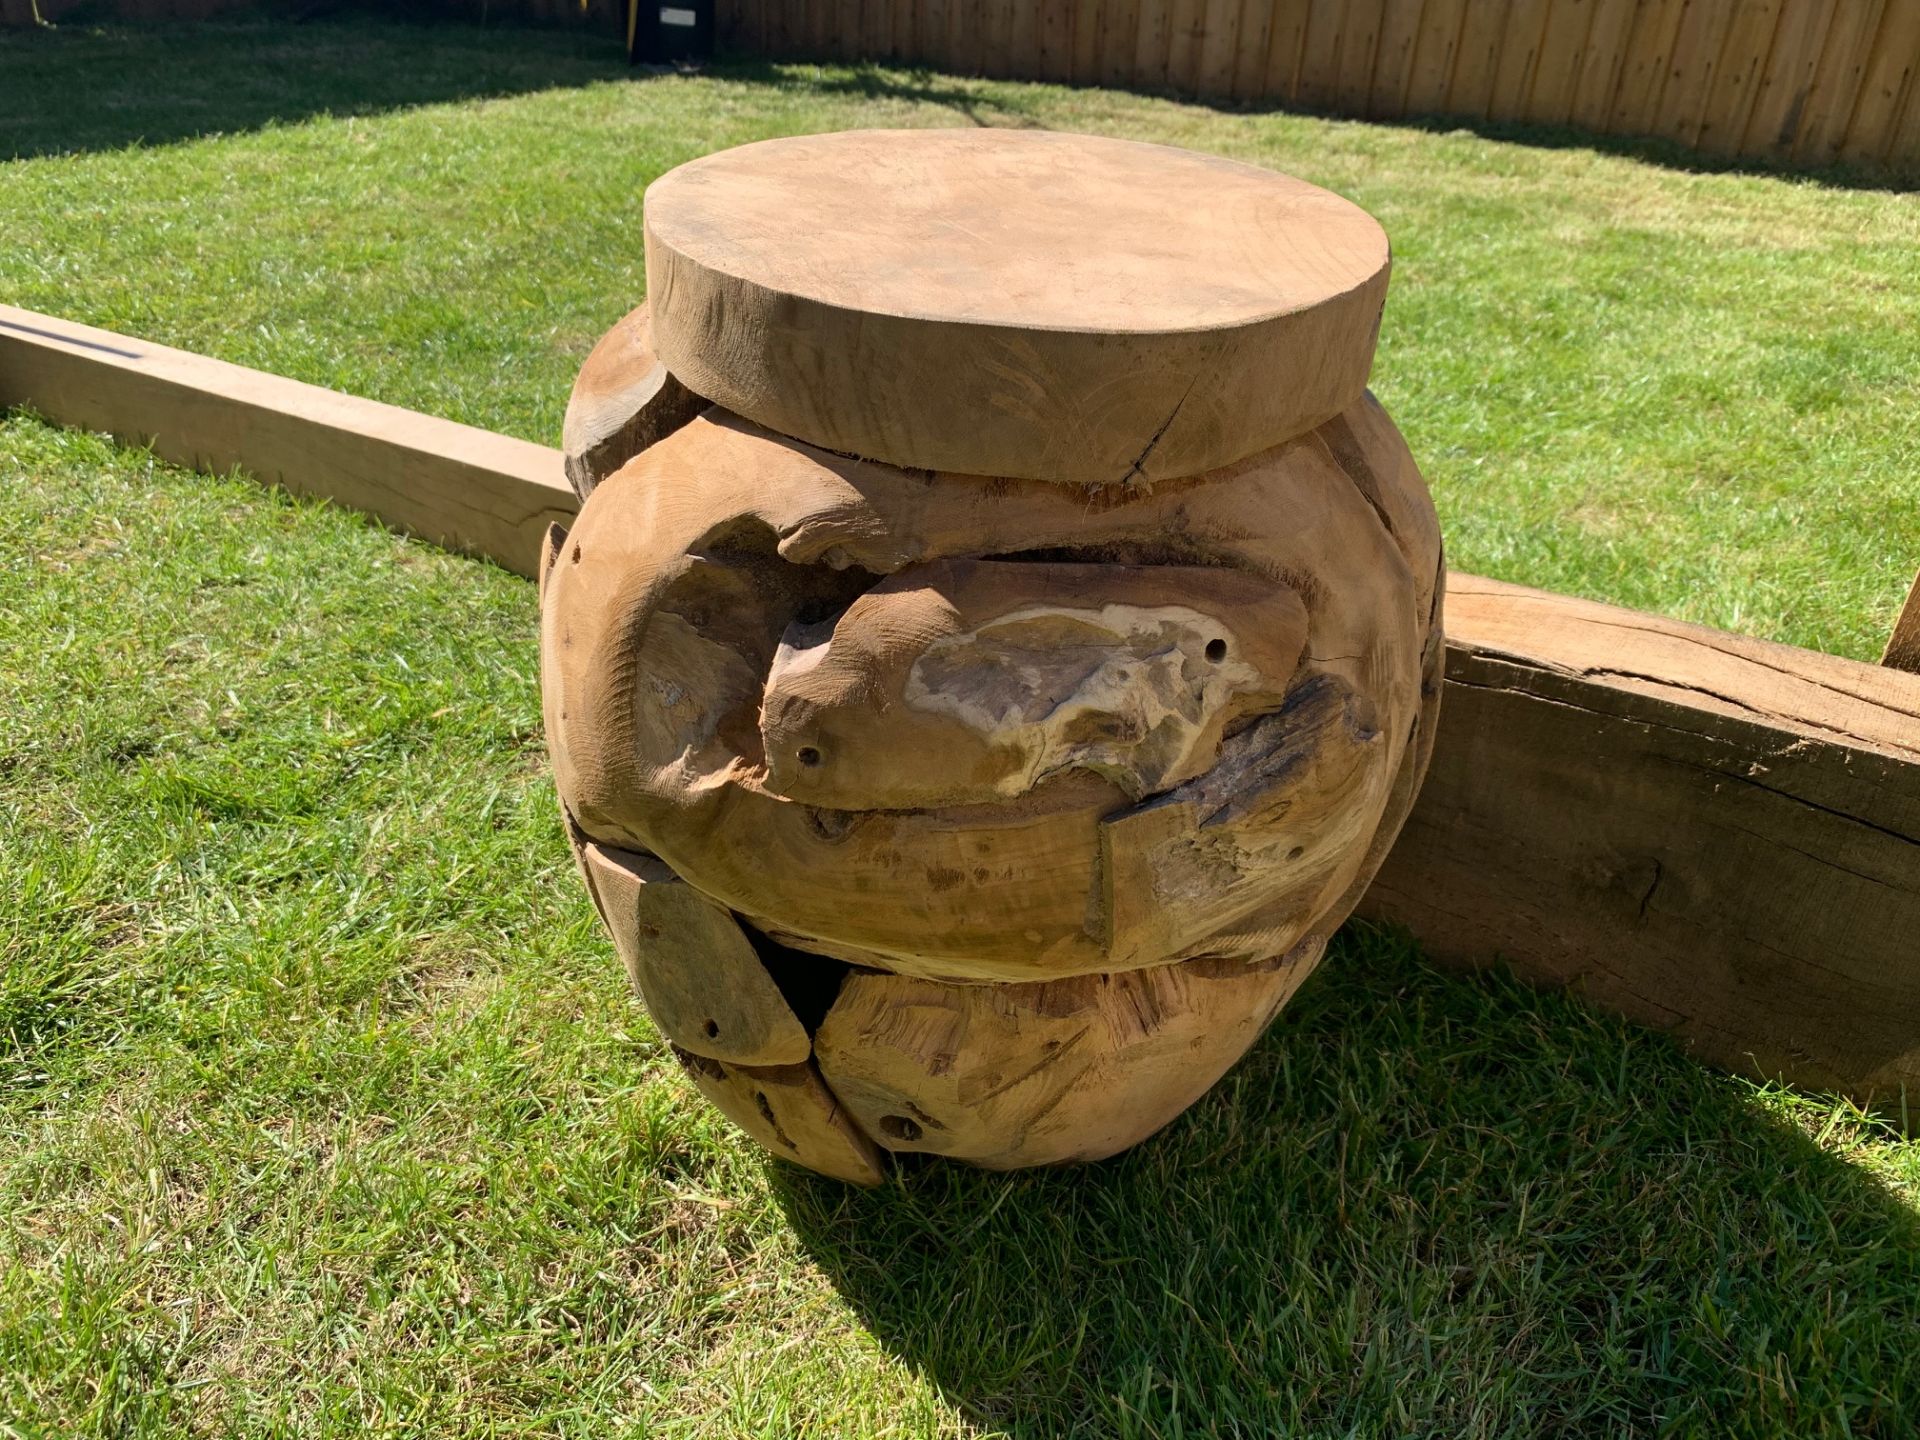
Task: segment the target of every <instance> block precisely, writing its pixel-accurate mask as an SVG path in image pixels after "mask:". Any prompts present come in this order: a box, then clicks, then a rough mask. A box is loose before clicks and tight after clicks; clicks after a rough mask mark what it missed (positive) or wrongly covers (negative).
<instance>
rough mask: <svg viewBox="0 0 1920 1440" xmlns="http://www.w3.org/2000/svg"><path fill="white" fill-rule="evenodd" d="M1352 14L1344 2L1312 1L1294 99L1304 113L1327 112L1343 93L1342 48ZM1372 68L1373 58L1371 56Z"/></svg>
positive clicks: (1369, 59) (1335, 0) (1295, 83)
mask: <svg viewBox="0 0 1920 1440" xmlns="http://www.w3.org/2000/svg"><path fill="white" fill-rule="evenodd" d="M1349 15H1350V12H1349V10H1348V8H1347V6H1346V5H1345V4H1344V3H1342V0H1311V3H1310V5H1309V6H1308V13H1307V33H1306V38H1305V41H1304V42H1303V44H1302V46H1301V50H1300V68H1299V72H1298V76H1297V78H1296V80H1295V82H1294V95H1295V96H1296V98H1297V99H1298V102H1299V104H1300V107H1301V108H1302V109H1303V110H1328V109H1332V108H1333V107H1334V106H1335V105H1336V104H1337V103H1338V102H1337V99H1336V97H1337V96H1338V95H1339V93H1340V47H1341V45H1342V44H1343V43H1345V39H1346V28H1347V20H1348V18H1349ZM1367 63H1368V64H1372V56H1371V54H1369V56H1368V62H1367Z"/></svg>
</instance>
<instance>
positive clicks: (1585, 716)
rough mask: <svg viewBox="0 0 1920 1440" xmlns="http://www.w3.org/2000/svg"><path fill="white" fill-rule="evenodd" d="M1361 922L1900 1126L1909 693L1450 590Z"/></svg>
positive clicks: (1907, 1012) (1665, 624) (1915, 999)
mask: <svg viewBox="0 0 1920 1440" xmlns="http://www.w3.org/2000/svg"><path fill="white" fill-rule="evenodd" d="M1362 913H1363V914H1366V915H1369V916H1372V917H1374V918H1377V919H1384V920H1391V921H1394V922H1397V923H1399V924H1402V925H1405V926H1407V927H1408V928H1410V929H1411V930H1412V931H1413V932H1414V933H1415V934H1416V935H1418V936H1419V937H1420V939H1421V941H1422V942H1423V944H1424V946H1425V948H1426V949H1427V951H1428V952H1429V953H1430V954H1432V955H1433V956H1435V957H1436V958H1439V959H1442V960H1446V961H1451V962H1455V963H1465V964H1473V965H1478V964H1485V963H1490V962H1492V961H1494V960H1495V959H1496V958H1500V959H1504V960H1505V961H1506V962H1507V963H1508V964H1510V965H1511V966H1512V967H1513V969H1514V970H1515V971H1516V972H1518V973H1519V974H1520V975H1522V976H1523V977H1525V978H1526V979H1528V980H1529V981H1533V982H1536V983H1545V984H1552V985H1565V986H1568V987H1571V988H1572V989H1574V990H1576V991H1578V992H1579V993H1581V994H1583V995H1585V996H1586V997H1588V998H1589V999H1591V1000H1592V1001H1594V1002H1595V1003H1597V1004H1599V1005H1601V1006H1603V1007H1605V1008H1607V1009H1610V1010H1614V1011H1617V1012H1619V1013H1620V1014H1623V1015H1625V1016H1627V1017H1629V1018H1630V1019H1633V1020H1635V1021H1638V1022H1640V1023H1642V1024H1646V1025H1651V1026H1654V1027H1656V1028H1659V1029H1664V1030H1669V1031H1671V1032H1673V1033H1674V1035H1675V1036H1676V1037H1677V1038H1679V1039H1680V1040H1681V1041H1683V1042H1684V1043H1685V1044H1687V1045H1688V1046H1689V1047H1690V1048H1691V1049H1692V1050H1693V1051H1694V1052H1695V1053H1696V1054H1697V1055H1699V1056H1700V1057H1701V1058H1703V1059H1706V1060H1709V1061H1712V1062H1713V1063H1715V1064H1718V1065H1721V1066H1724V1067H1727V1068H1729V1069H1734V1070H1739V1071H1743V1072H1746V1073H1749V1074H1755V1075H1761V1076H1767V1077H1780V1078H1783V1079H1787V1080H1790V1081H1793V1082H1796V1083H1799V1084H1803V1085H1812V1086H1817V1087H1821V1088H1830V1089H1836V1090H1841V1091H1844V1092H1846V1093H1848V1094H1850V1095H1853V1096H1854V1097H1856V1098H1857V1099H1860V1100H1862V1101H1867V1100H1869V1099H1873V1100H1878V1101H1881V1102H1891V1103H1892V1104H1893V1106H1894V1107H1895V1108H1896V1110H1897V1108H1898V1104H1899V1097H1900V1092H1901V1089H1902V1087H1905V1088H1906V1089H1907V1090H1908V1091H1909V1092H1911V1093H1912V1094H1914V1095H1915V1096H1916V1097H1920V676H1914V675H1909V674H1905V673H1903V672H1901V671H1898V670H1892V669H1884V668H1881V667H1879V666H1874V665H1866V664H1862V663H1860V662H1858V661H1852V660H1843V659H1840V658H1838V657H1836V656H1832V655H1822V654H1818V653H1816V652H1814V651H1810V650H1800V649H1795V648H1794V647H1792V646H1787V645H1774V644H1770V643H1768V642H1766V641H1763V640H1752V639H1748V638H1746V637H1743V636H1738V635H1728V634H1724V633H1722V632H1720V631H1716V630H1709V629H1706V628H1704V627H1702V626H1697V625H1684V624H1681V623H1679V622H1677V621H1671V620H1663V619H1660V618H1659V617H1657V616H1652V615H1644V614H1640V613H1638V612H1636V611H1631V610H1622V609H1617V608H1615V607H1614V606H1611V605H1598V604H1594V603H1592V602H1590V601H1585V600H1575V599H1570V598H1568V597H1566V596H1562V595H1551V594H1547V593H1544V592H1542V591H1538V590H1528V589H1523V588H1521V587H1519V586H1514V585H1502V584H1500V583H1498V582H1496V581H1491V580H1480V579H1476V578H1474V577H1472V576H1467V575H1454V576H1452V577H1450V580H1449V588H1448V593H1447V686H1446V692H1445V697H1444V700H1443V702H1442V705H1441V710H1440V735H1439V741H1438V744H1437V746H1436V749H1435V753H1434V760H1433V767H1432V769H1431V771H1430V772H1429V774H1428V777H1427V783H1426V788H1425V789H1424V790H1423V791H1422V792H1421V796H1420V800H1419V803H1418V804H1417V805H1416V806H1415V807H1414V811H1413V816H1412V818H1411V820H1410V821H1409V822H1408V824H1407V827H1406V829H1405V830H1404V831H1403V832H1402V834H1401V837H1400V840H1399V843H1398V844H1397V845H1396V846H1395V848H1394V850H1393V853H1392V855H1391V856H1390V857H1389V858H1388V861H1387V864H1386V867H1385V868H1384V869H1383V870H1382V872H1381V874H1380V876H1379V878H1378V879H1377V880H1376V881H1375V882H1374V885H1373V888H1372V890H1371V891H1370V892H1369V894H1368V895H1367V898H1366V901H1365V904H1364V906H1363V908H1362Z"/></svg>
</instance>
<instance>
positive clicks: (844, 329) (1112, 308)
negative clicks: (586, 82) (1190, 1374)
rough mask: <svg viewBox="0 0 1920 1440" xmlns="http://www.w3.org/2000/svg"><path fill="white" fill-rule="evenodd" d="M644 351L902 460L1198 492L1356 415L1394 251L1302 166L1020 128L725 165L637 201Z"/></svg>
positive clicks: (722, 393) (794, 423) (771, 149)
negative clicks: (1167, 483) (649, 344)
mask: <svg viewBox="0 0 1920 1440" xmlns="http://www.w3.org/2000/svg"><path fill="white" fill-rule="evenodd" d="M646 246H647V279H648V292H649V300H650V304H651V309H652V325H653V337H654V342H655V345H656V346H657V348H658V351H659V354H660V356H661V359H662V360H663V361H665V363H666V365H667V367H668V368H669V369H670V370H672V371H673V373H674V374H675V375H676V376H677V377H678V378H679V379H681V380H682V381H683V382H684V383H686V384H687V385H688V386H689V387H691V388H692V389H693V390H694V391H696V392H697V393H699V394H701V395H704V396H706V397H707V398H708V399H710V400H714V401H716V402H718V403H720V404H722V405H725V406H727V407H728V408H730V409H732V410H735V411H737V412H739V413H741V414H743V415H745V416H746V417H747V418H749V419H752V420H755V421H757V422H759V423H761V424H763V425H766V426H768V427H769V428H771V429H774V430H778V431H781V432H782V433H785V434H788V435H791V436H794V437H795V438H798V439H800V440H804V441H807V442H810V443H813V444H816V445H820V446H824V447H827V448H830V449H834V450H840V451H845V452H850V453H853V454H857V455H861V456H864V457H868V458H873V459H879V460H885V461H888V462H891V463H893V464H897V465H907V466H920V467H927V468H931V469H939V470H956V471H964V472H970V473H976V474H988V475H1007V476H1016V477H1024V478H1030V479H1043V480H1059V481H1065V482H1070V483H1081V484H1112V483H1141V482H1145V481H1152V480H1154V479H1161V478H1172V477H1178V476H1185V475H1192V474H1197V473H1200V472H1203V471H1206V470H1210V469H1213V468H1215V467H1217V466H1221V465H1225V464H1228V463H1230V462H1232V461H1235V460H1238V459H1240V458H1242V457H1244V456H1246V455H1249V454H1252V453H1254V452H1256V451H1259V450H1264V449H1267V448H1269V447H1270V446H1273V445H1275V444H1278V443H1281V442H1282V441H1285V440H1288V439H1291V438H1293V437H1295V436H1297V435H1299V434H1301V433H1303V432H1305V431H1306V430H1309V429H1311V428H1313V427H1314V426H1315V425H1318V424H1319V423H1321V422H1322V421H1324V420H1326V419H1328V418H1330V417H1331V416H1332V415H1334V414H1336V413H1338V412H1339V411H1340V410H1342V409H1344V408H1346V406H1348V405H1350V404H1352V403H1353V402H1354V401H1355V400H1356V399H1358V398H1359V395H1360V393H1361V390H1362V389H1363V388H1364V386H1365V383H1366V376H1367V371H1368V369H1369V368H1370V366H1371V364H1372V358H1373V349H1374V342H1375V338H1376V335H1377V333H1378V325H1379V316H1380V308H1381V305H1382V303H1383V300H1384V296H1385V291H1386V279H1387V267H1388V248H1387V239H1386V236H1385V234H1384V233H1383V232H1382V231H1381V229H1380V226H1379V225H1378V223H1376V222H1375V221H1374V219H1373V218H1372V217H1371V216H1369V215H1368V214H1367V213H1366V212H1365V211H1364V210H1361V209H1360V208H1359V207H1358V206H1356V205H1353V204H1352V203H1351V202H1349V201H1346V200H1343V199H1341V198H1340V197H1339V196H1337V195H1334V194H1332V193H1330V192H1328V191H1325V190H1322V189H1319V188H1318V187H1316V186H1313V185H1309V184H1307V183H1305V182H1304V181H1301V180H1296V179H1294V178H1292V177H1291V176H1287V175H1282V174H1279V173H1277V172H1274V171H1270V170H1262V169H1259V168H1257V167H1254V166H1251V165H1243V164H1239V163H1237V162H1235V161H1230V160H1223V159H1219V158H1216V157H1213V156H1206V155H1198V154H1194V153H1192V152H1190V151H1185V150H1178V149H1174V148H1171V147H1168V146H1161V145H1145V144H1139V143H1136V142H1133V141H1126V140H1112V139H1105V138H1101V137H1095V136H1087V135H1065V134H1057V133H1053V132H1048V131H1031V130H977V129H976V130H909V131H880V130H872V131H849V132H843V133H839V134H829V135H813V136H800V137H794V138H790V139H780V140H769V141H763V142H761V143H759V144H754V145H746V146H742V147H740V148H738V149H735V150H727V151H722V152H720V153H719V154H715V155H710V156H707V157H705V158H704V159H700V160H696V161H693V162H691V163H690V164H687V165H683V166H681V167H680V168H679V169H677V170H674V171H672V172H670V173H669V174H667V175H664V176H662V177H661V178H660V179H659V180H657V181H655V182H654V184H653V185H652V186H651V187H650V188H649V189H648V191H647V196H646Z"/></svg>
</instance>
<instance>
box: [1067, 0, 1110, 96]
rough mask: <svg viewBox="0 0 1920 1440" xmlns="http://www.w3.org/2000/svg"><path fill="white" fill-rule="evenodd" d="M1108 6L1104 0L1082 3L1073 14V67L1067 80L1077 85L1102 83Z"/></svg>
mask: <svg viewBox="0 0 1920 1440" xmlns="http://www.w3.org/2000/svg"><path fill="white" fill-rule="evenodd" d="M1106 23H1107V16H1106V6H1105V5H1103V4H1102V3H1101V0H1079V3H1078V4H1077V5H1076V6H1075V7H1074V12H1073V65H1072V69H1071V73H1070V74H1069V75H1068V77H1067V78H1068V79H1070V80H1072V81H1073V83H1074V84H1076V85H1098V84H1099V83H1100V59H1101V50H1102V48H1103V47H1104V46H1105V43H1106Z"/></svg>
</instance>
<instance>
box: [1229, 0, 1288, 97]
mask: <svg viewBox="0 0 1920 1440" xmlns="http://www.w3.org/2000/svg"><path fill="white" fill-rule="evenodd" d="M1278 8H1279V7H1278V6H1277V5H1276V4H1275V3H1274V0H1246V5H1245V7H1244V8H1243V9H1242V10H1241V11H1240V44H1239V46H1238V48H1237V49H1236V50H1235V51H1234V56H1233V85H1232V94H1233V98H1234V99H1236V100H1258V99H1259V98H1260V97H1261V96H1262V95H1263V94H1265V93H1266V82H1267V46H1268V43H1269V42H1270V41H1271V40H1272V38H1273V22H1274V12H1275V11H1276V10H1277V9H1278Z"/></svg>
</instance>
